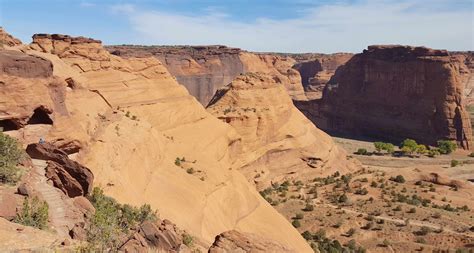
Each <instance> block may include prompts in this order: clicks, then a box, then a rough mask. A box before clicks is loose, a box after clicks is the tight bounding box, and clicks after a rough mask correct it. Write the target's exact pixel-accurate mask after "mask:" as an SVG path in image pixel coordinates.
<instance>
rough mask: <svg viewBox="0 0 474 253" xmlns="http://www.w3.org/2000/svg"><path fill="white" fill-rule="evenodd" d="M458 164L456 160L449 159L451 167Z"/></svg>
mask: <svg viewBox="0 0 474 253" xmlns="http://www.w3.org/2000/svg"><path fill="white" fill-rule="evenodd" d="M459 164H460V162H459V161H458V160H451V167H456V166H458V165H459Z"/></svg>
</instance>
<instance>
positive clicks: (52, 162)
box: [26, 143, 94, 198]
mask: <svg viewBox="0 0 474 253" xmlns="http://www.w3.org/2000/svg"><path fill="white" fill-rule="evenodd" d="M26 152H27V153H28V155H29V156H30V157H31V158H33V159H40V160H47V161H48V166H47V167H46V177H47V178H49V180H51V181H52V182H53V184H54V186H55V187H56V188H59V189H60V190H61V191H63V192H64V193H65V194H66V195H68V196H69V197H71V198H72V197H77V196H86V195H88V194H89V193H90V192H91V190H92V183H93V180H94V175H93V174H92V172H91V171H90V170H89V169H88V168H86V167H84V166H82V165H81V164H79V163H78V162H76V161H73V160H71V159H69V158H68V156H67V154H66V153H65V152H63V151H62V150H59V149H57V148H56V147H55V146H53V145H51V144H48V143H43V144H39V143H33V144H30V145H28V147H27V148H26Z"/></svg>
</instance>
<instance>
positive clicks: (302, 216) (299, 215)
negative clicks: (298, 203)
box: [294, 213, 304, 220]
mask: <svg viewBox="0 0 474 253" xmlns="http://www.w3.org/2000/svg"><path fill="white" fill-rule="evenodd" d="M303 218H304V215H303V214H302V213H297V214H296V215H295V217H294V219H296V220H301V219H303Z"/></svg>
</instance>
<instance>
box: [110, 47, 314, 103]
mask: <svg viewBox="0 0 474 253" xmlns="http://www.w3.org/2000/svg"><path fill="white" fill-rule="evenodd" d="M107 49H108V50H109V51H110V52H111V53H112V54H115V55H119V56H122V57H148V56H155V57H156V58H158V59H159V60H160V61H161V62H162V63H163V64H164V65H165V66H166V68H167V69H168V71H169V72H170V73H171V74H172V75H173V76H175V77H176V79H177V80H178V82H179V83H180V84H182V85H184V86H185V87H186V88H187V89H188V91H189V93H191V95H193V96H194V97H196V98H197V99H198V100H199V102H201V104H203V105H204V106H206V105H207V104H208V102H209V101H210V99H211V98H212V96H213V95H214V93H215V92H216V91H217V89H219V88H220V87H222V86H224V85H226V84H228V83H230V82H231V81H232V80H233V79H234V78H235V77H236V76H238V75H240V74H241V73H246V72H256V71H259V72H265V73H269V74H271V75H273V76H274V77H275V78H276V79H277V80H279V82H282V83H283V84H284V85H285V87H287V89H288V91H289V93H290V95H291V96H292V98H294V99H297V100H302V99H305V96H304V91H303V88H302V86H301V80H300V77H299V75H298V73H297V72H296V71H294V70H293V69H291V66H292V65H293V64H294V62H295V61H294V60H293V59H292V58H290V57H286V56H277V55H271V54H254V53H249V52H245V51H243V50H240V49H238V48H229V47H226V46H148V47H147V46H109V47H107Z"/></svg>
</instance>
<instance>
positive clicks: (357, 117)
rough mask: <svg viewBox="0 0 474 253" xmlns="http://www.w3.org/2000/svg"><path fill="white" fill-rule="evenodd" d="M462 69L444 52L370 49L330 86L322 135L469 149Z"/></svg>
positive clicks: (343, 69)
mask: <svg viewBox="0 0 474 253" xmlns="http://www.w3.org/2000/svg"><path fill="white" fill-rule="evenodd" d="M461 68H464V63H463V62H462V59H460V58H459V57H457V56H451V55H450V54H449V53H448V52H447V51H443V50H433V49H428V48H424V47H409V46H369V47H368V49H367V50H364V52H363V53H361V54H357V55H355V56H354V57H353V58H352V59H351V60H349V61H348V62H347V63H346V64H345V65H343V66H341V67H340V68H339V69H338V70H337V71H336V73H335V75H334V76H333V77H332V78H331V80H330V81H329V82H328V84H327V85H326V87H325V89H324V94H323V101H322V105H321V108H320V112H319V113H321V115H318V116H320V117H321V120H317V122H318V124H319V126H321V127H322V128H323V129H328V130H334V131H342V132H349V133H351V134H363V135H369V136H377V137H380V138H383V139H389V140H394V141H399V140H402V139H405V138H413V139H416V140H418V141H419V142H424V143H427V144H435V143H436V141H437V140H440V139H451V140H456V141H457V142H458V143H459V145H460V146H461V147H463V148H466V149H469V148H470V147H471V140H472V131H471V125H470V122H469V116H468V114H467V113H466V110H465V107H464V101H463V100H464V98H463V89H464V87H463V83H462V81H461V79H460V75H459V73H460V69H461ZM313 116H314V115H313Z"/></svg>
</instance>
